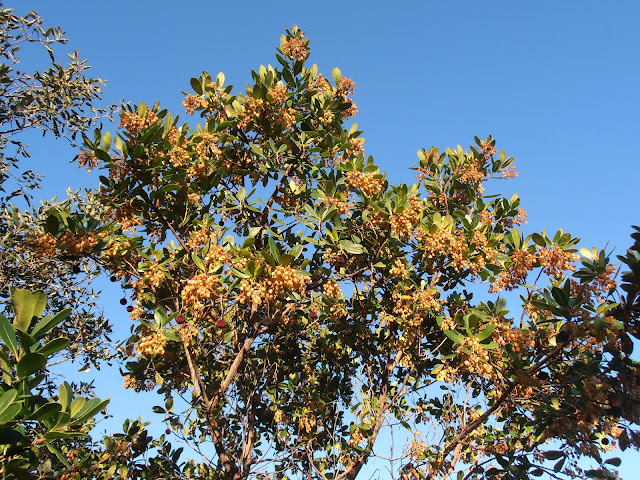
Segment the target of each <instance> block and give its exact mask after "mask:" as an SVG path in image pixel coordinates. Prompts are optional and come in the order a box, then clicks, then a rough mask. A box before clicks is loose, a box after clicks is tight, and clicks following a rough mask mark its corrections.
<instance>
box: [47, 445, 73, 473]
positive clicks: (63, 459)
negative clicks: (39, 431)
mask: <svg viewBox="0 0 640 480" xmlns="http://www.w3.org/2000/svg"><path fill="white" fill-rule="evenodd" d="M45 444H46V445H47V448H48V449H49V451H50V452H51V453H53V454H54V455H55V456H56V457H58V460H60V461H61V462H62V464H63V465H64V466H65V467H67V468H71V464H70V463H69V461H68V460H67V457H65V456H64V455H63V454H62V452H61V451H60V450H58V449H57V448H56V447H54V446H53V445H52V444H51V443H50V442H48V441H45Z"/></svg>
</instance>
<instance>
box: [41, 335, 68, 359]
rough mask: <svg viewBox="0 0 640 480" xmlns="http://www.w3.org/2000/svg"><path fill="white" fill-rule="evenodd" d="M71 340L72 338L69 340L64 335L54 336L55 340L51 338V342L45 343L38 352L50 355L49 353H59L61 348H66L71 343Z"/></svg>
mask: <svg viewBox="0 0 640 480" xmlns="http://www.w3.org/2000/svg"><path fill="white" fill-rule="evenodd" d="M70 342H71V340H69V339H68V338H64V337H58V338H54V339H53V340H51V341H50V342H47V343H46V344H45V345H43V346H42V347H40V348H39V349H38V350H36V353H39V354H41V355H45V356H47V357H48V356H49V355H53V354H54V353H58V352H59V351H60V350H62V349H63V348H65V347H66V346H67V345H69V343H70Z"/></svg>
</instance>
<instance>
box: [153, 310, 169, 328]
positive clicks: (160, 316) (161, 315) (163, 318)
mask: <svg viewBox="0 0 640 480" xmlns="http://www.w3.org/2000/svg"><path fill="white" fill-rule="evenodd" d="M153 318H154V320H155V321H156V325H158V326H159V327H164V326H165V325H166V324H167V323H169V317H168V316H167V313H166V312H165V311H164V310H163V309H161V308H160V307H158V308H156V311H155V312H154V313H153Z"/></svg>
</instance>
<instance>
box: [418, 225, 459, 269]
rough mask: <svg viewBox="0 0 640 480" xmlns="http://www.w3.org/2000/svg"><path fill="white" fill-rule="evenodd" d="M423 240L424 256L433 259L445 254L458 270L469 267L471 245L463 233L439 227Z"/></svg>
mask: <svg viewBox="0 0 640 480" xmlns="http://www.w3.org/2000/svg"><path fill="white" fill-rule="evenodd" d="M408 228H411V225H408ZM423 241H424V243H423V245H422V251H423V256H424V258H426V259H429V260H431V259H434V258H436V257H438V256H440V255H444V256H446V257H448V258H449V260H450V261H451V266H452V267H453V268H454V269H456V270H457V271H461V270H464V269H466V268H469V261H468V260H467V259H466V257H465V252H466V250H467V248H468V247H469V246H468V244H467V242H466V241H465V239H464V238H463V237H462V236H461V235H455V234H453V233H451V232H449V231H447V230H445V229H443V228H439V229H438V230H436V232H435V233H433V234H431V235H425V236H424V238H423Z"/></svg>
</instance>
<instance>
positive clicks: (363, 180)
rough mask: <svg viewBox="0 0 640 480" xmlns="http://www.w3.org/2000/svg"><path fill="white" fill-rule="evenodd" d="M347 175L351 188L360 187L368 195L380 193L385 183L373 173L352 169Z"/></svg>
mask: <svg viewBox="0 0 640 480" xmlns="http://www.w3.org/2000/svg"><path fill="white" fill-rule="evenodd" d="M363 140H364V139H363ZM346 176H347V185H349V186H350V187H351V188H355V189H360V190H361V191H362V193H364V194H365V195H366V196H367V197H373V196H374V195H377V194H379V193H380V192H381V191H382V187H383V185H384V179H382V178H376V177H375V176H374V174H373V173H365V172H361V171H359V170H351V171H349V172H347V175H346Z"/></svg>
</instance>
